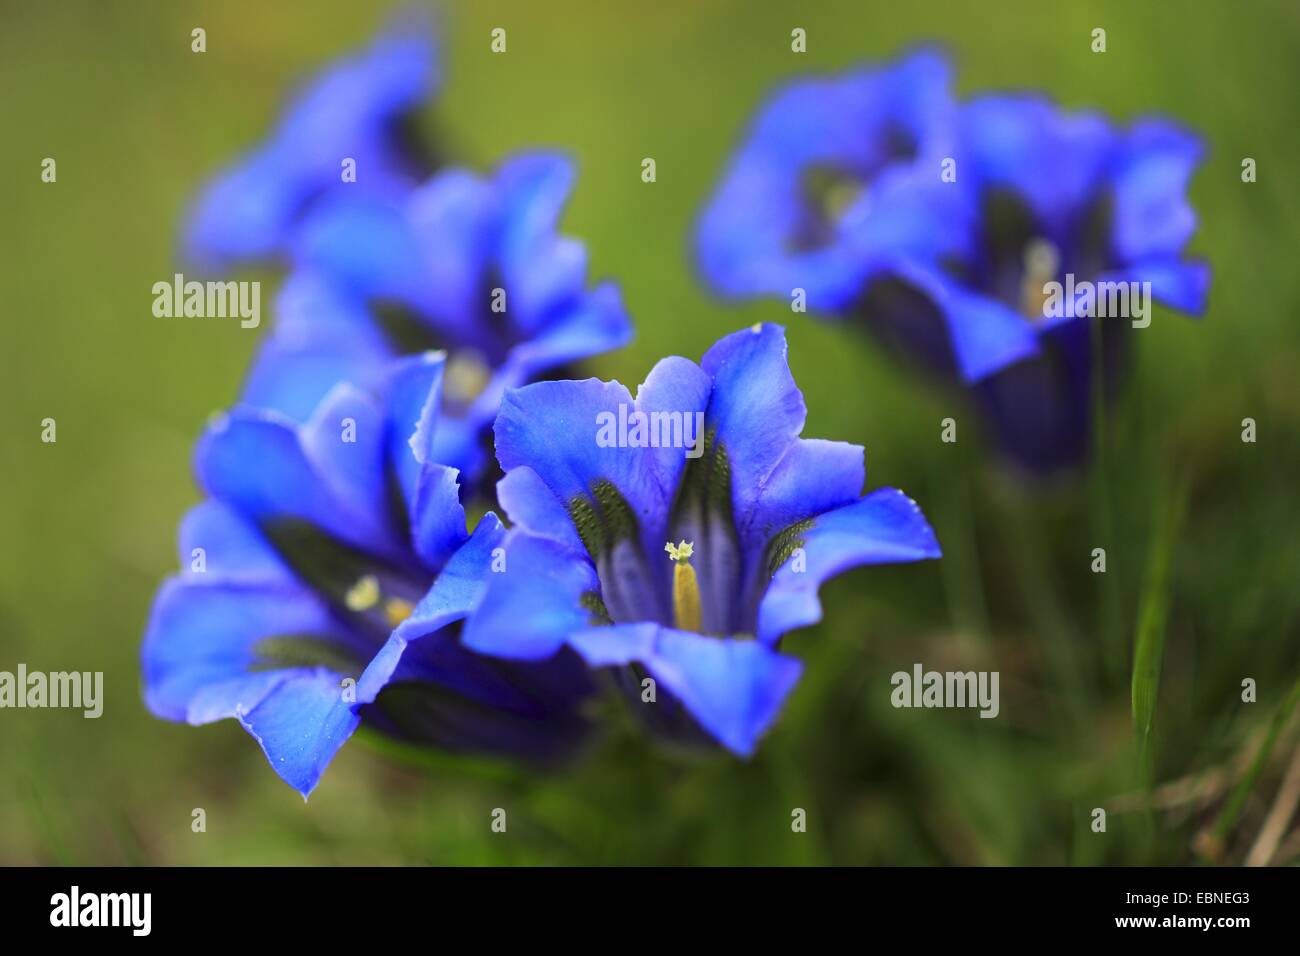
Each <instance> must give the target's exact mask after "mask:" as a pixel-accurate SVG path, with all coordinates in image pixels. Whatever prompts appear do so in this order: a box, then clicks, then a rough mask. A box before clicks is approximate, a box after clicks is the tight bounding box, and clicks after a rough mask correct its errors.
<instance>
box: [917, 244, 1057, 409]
mask: <svg viewBox="0 0 1300 956" xmlns="http://www.w3.org/2000/svg"><path fill="white" fill-rule="evenodd" d="M896 271H897V274H898V276H899V277H900V278H901V279H903V281H905V282H906V283H908V284H909V285H911V286H912V287H914V288H916V289H919V290H920V291H921V292H923V293H924V294H925V295H926V296H927V297H928V298H929V299H930V300H931V301H932V302H933V303H934V304H935V305H936V306H937V307H938V309H939V312H940V314H941V315H942V316H943V318H944V321H945V323H946V324H947V327H948V340H949V343H950V344H951V346H952V354H953V358H954V360H955V361H956V363H957V371H958V373H959V374H960V375H961V378H962V381H963V382H965V383H967V384H970V383H973V382H978V381H980V380H981V379H984V378H987V377H988V376H989V375H992V374H993V373H995V372H998V371H1000V370H1001V369H1003V368H1006V367H1007V366H1008V365H1013V364H1015V363H1016V362H1019V361H1021V360H1023V359H1026V358H1029V357H1030V356H1033V355H1037V354H1038V351H1039V343H1038V332H1037V330H1036V329H1035V328H1034V325H1033V323H1031V322H1030V321H1029V320H1028V319H1027V318H1025V317H1024V316H1022V315H1021V314H1020V313H1018V312H1016V311H1015V310H1014V309H1012V308H1010V307H1009V306H1007V305H1005V304H1004V303H1002V302H1000V301H998V300H997V299H994V298H992V297H990V296H986V295H983V294H981V293H979V292H973V291H970V290H968V289H967V288H966V287H964V286H962V285H960V284H958V283H956V282H954V281H952V280H951V279H948V278H947V277H945V276H944V275H942V274H941V273H939V272H937V271H935V270H933V269H928V268H924V267H920V266H917V265H915V264H911V263H909V264H907V265H900V266H898V268H897V270H896Z"/></svg>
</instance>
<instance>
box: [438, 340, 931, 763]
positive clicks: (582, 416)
mask: <svg viewBox="0 0 1300 956" xmlns="http://www.w3.org/2000/svg"><path fill="white" fill-rule="evenodd" d="M804 418H805V408H804V402H803V396H802V394H801V393H800V391H799V389H798V387H797V386H796V385H795V382H794V379H793V378H792V377H791V375H790V370H789V367H788V365H787V362H786V343H785V335H784V332H783V330H782V329H781V328H779V327H777V326H770V325H769V326H762V327H755V328H753V329H749V330H744V331H741V332H738V333H735V334H733V335H729V336H727V337H726V338H724V339H722V340H721V341H719V342H718V343H717V344H716V345H714V346H713V347H712V348H711V349H710V350H709V351H708V352H707V353H706V354H705V356H704V358H703V361H702V363H701V364H700V365H696V364H695V363H694V362H691V361H689V360H687V359H684V358H676V357H674V358H668V359H664V360H663V361H661V362H659V363H658V364H657V365H656V366H655V367H654V368H653V369H652V370H651V372H650V375H649V377H648V378H647V379H646V381H645V382H644V383H643V384H642V385H641V387H640V389H639V390H638V392H637V395H636V397H635V399H634V398H633V397H632V395H631V394H630V393H629V392H628V390H627V389H626V388H625V387H624V386H622V385H620V384H619V383H617V382H601V381H598V380H596V379H588V380H586V381H563V382H539V383H536V384H532V385H528V386H525V387H524V388H521V389H517V390H514V391H511V392H510V393H508V394H507V396H506V398H505V401H504V402H503V404H502V408H501V414H500V417H499V418H498V419H497V423H496V447H497V455H498V457H499V459H500V463H501V466H502V468H503V469H504V470H505V472H506V474H505V477H504V478H503V479H502V480H501V482H500V484H499V486H498V495H499V498H500V501H501V504H502V507H503V508H504V510H505V511H506V513H507V514H508V515H509V517H510V519H511V521H512V522H513V524H514V525H515V528H514V530H512V531H511V532H510V536H509V538H508V543H507V547H506V557H507V562H508V564H507V568H506V572H505V573H503V574H496V575H491V580H490V581H489V582H488V585H487V587H486V589H485V590H484V592H483V593H482V594H481V596H480V600H479V601H478V602H477V604H476V607H475V610H474V612H473V614H472V616H471V618H470V619H469V621H468V622H467V624H466V627H465V631H464V634H463V641H464V643H465V646H466V647H470V648H473V649H474V650H477V651H481V652H483V653H487V654H498V655H501V656H503V657H507V658H513V659H517V660H546V659H550V658H551V657H553V656H554V655H555V654H556V652H557V651H559V650H560V649H561V648H564V647H568V648H572V649H573V650H575V651H577V653H578V654H579V655H580V656H581V657H582V658H583V659H585V660H586V662H587V663H588V664H589V665H591V666H592V667H599V668H604V667H610V668H615V669H616V671H615V672H616V673H617V674H618V675H619V676H620V679H621V680H622V681H623V682H624V684H625V687H626V688H627V689H628V690H629V691H630V692H631V693H632V694H635V695H637V697H638V699H640V695H641V694H642V685H641V683H640V681H641V680H643V679H644V678H645V677H646V676H648V677H650V678H652V679H653V680H654V681H655V682H656V685H657V686H656V694H657V700H656V702H655V703H654V704H653V705H651V704H645V705H644V707H643V708H642V710H641V712H642V713H643V714H644V715H648V716H647V720H648V721H649V722H650V723H651V725H652V726H654V727H655V728H656V729H658V730H660V731H662V732H665V733H667V734H669V735H671V736H673V737H675V738H677V739H684V740H692V739H694V740H708V741H715V742H717V743H721V744H722V745H724V746H725V747H727V748H729V749H731V750H732V751H734V752H736V753H738V754H745V755H747V754H749V753H751V752H752V751H753V750H754V748H755V746H756V744H757V741H758V739H759V737H760V736H761V735H762V734H763V732H764V731H765V730H766V729H767V728H768V727H769V726H770V725H771V723H772V722H773V721H774V720H775V718H776V716H777V714H778V712H779V710H780V708H781V706H782V703H783V702H784V700H785V698H786V696H787V695H788V694H789V692H790V690H791V689H792V688H793V686H794V684H795V682H796V681H797V680H798V677H799V674H800V671H801V665H800V663H799V662H798V661H797V660H795V659H794V658H791V657H788V656H786V655H784V654H782V653H781V652H780V650H779V643H780V639H781V636H782V635H783V634H785V633H786V632H787V631H790V630H792V629H794V628H798V627H802V626H805V625H808V624H812V623H814V622H816V621H818V620H820V619H821V613H822V611H821V604H820V602H819V601H818V597H817V591H818V588H819V586H820V585H821V583H822V582H823V581H825V580H826V579H828V578H830V577H832V576H833V575H836V574H838V573H840V572H842V571H844V570H847V569H848V568H851V567H854V566H857V565H864V564H878V563H891V562H904V561H916V560H920V559H923V558H934V557H938V556H939V546H938V543H937V542H936V540H935V537H934V533H933V532H932V530H931V529H930V526H929V524H928V523H927V522H926V520H925V518H924V516H923V515H922V514H921V512H920V509H919V508H918V507H917V506H916V504H915V503H914V502H913V501H912V500H911V499H909V498H907V497H906V496H905V495H903V493H902V492H900V491H898V490H896V489H893V488H882V489H878V490H876V491H874V492H872V493H870V494H868V495H866V496H865V497H864V496H863V495H862V486H863V482H864V478H865V471H864V465H863V450H862V448H861V447H860V446H856V445H850V444H845V443H842V442H831V441H822V440H814V439H804V438H800V437H799V434H800V432H801V431H802V429H803V424H804ZM616 425H617V427H615V426H616ZM602 429H604V430H605V431H604V432H603V433H602ZM666 552H667V553H666ZM646 708H648V709H646Z"/></svg>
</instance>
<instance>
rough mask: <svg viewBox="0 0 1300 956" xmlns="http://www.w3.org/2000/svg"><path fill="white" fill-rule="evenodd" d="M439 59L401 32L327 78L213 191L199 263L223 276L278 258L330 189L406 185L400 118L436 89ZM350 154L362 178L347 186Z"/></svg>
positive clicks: (200, 209) (200, 222)
mask: <svg viewBox="0 0 1300 956" xmlns="http://www.w3.org/2000/svg"><path fill="white" fill-rule="evenodd" d="M434 58H435V51H434V49H433V46H432V44H431V43H430V42H429V41H428V40H427V39H426V38H425V36H423V35H422V33H421V31H419V30H415V31H412V30H409V29H401V30H394V31H393V32H392V33H390V34H386V35H384V36H382V37H380V38H379V39H378V40H377V41H376V42H375V43H374V44H373V46H372V47H371V48H370V49H369V50H367V51H366V52H364V53H363V54H361V55H359V56H356V57H353V58H351V59H347V60H344V61H342V62H340V63H337V64H335V65H334V66H332V67H331V68H329V69H328V70H326V71H325V72H323V73H322V74H321V75H320V76H319V77H318V78H317V79H316V80H315V81H314V82H313V83H312V84H311V85H310V86H309V87H308V88H307V89H306V90H305V91H304V92H303V93H302V94H301V95H300V96H298V97H297V98H296V99H295V100H294V101H293V102H292V103H291V104H290V106H289V107H288V109H287V110H286V113H285V116H284V118H283V120H282V122H281V124H280V127H279V128H278V129H277V130H276V132H275V133H274V134H273V135H272V137H271V138H270V140H269V141H268V143H267V144H266V145H265V146H263V147H262V148H260V149H258V150H257V151H255V152H253V153H252V154H250V155H249V156H247V157H246V158H245V159H243V160H241V161H240V162H239V163H238V164H237V165H236V166H234V167H233V168H232V169H230V170H229V171H227V172H225V173H223V174H221V175H220V176H219V177H218V178H217V179H216V180H215V181H214V182H213V183H212V184H211V185H209V186H208V188H207V189H206V190H205V191H204V193H203V195H202V196H201V197H200V199H199V201H198V202H197V203H196V206H195V210H194V212H193V213H192V215H191V217H190V222H189V225H188V228H187V238H186V246H187V251H188V255H189V257H190V259H191V260H193V261H195V262H196V263H198V264H200V265H201V266H202V267H204V268H207V269H209V270H216V269H220V268H222V267H224V266H225V265H227V264H228V263H229V261H230V260H237V259H247V258H255V257H268V256H270V255H272V254H275V253H277V252H278V251H279V250H280V249H281V247H282V246H283V244H284V242H285V240H286V238H287V235H288V231H289V229H290V228H291V226H292V224H293V220H294V218H295V217H296V216H298V215H299V214H300V213H301V212H302V211H303V209H304V207H305V205H306V204H307V203H308V202H309V201H310V200H312V199H314V198H316V197H317V196H319V195H320V194H321V193H322V192H324V191H326V190H328V189H330V188H331V187H336V188H338V189H340V190H341V189H343V188H347V189H349V190H352V191H357V190H362V191H371V190H373V191H376V192H391V191H394V190H397V189H400V188H402V186H403V184H404V182H405V179H406V172H405V167H406V165H407V164H408V160H407V158H406V157H405V156H404V155H403V154H402V149H401V146H400V144H399V143H398V142H397V141H396V140H395V139H394V137H393V132H394V126H395V121H396V120H397V119H398V118H399V117H400V116H401V115H402V114H403V113H405V112H407V111H408V110H410V109H411V108H412V107H414V106H415V104H416V103H417V102H418V101H419V100H420V99H421V98H422V97H423V96H425V95H427V94H428V93H429V92H431V89H432V86H433V82H434V78H433V73H434V69H433V60H434ZM345 158H347V159H352V160H354V161H355V163H356V168H357V181H356V182H355V183H351V184H348V185H347V186H346V187H344V186H342V185H341V178H340V169H341V165H340V164H341V163H342V161H343V160H344V159H345Z"/></svg>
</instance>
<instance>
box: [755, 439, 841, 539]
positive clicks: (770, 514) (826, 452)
mask: <svg viewBox="0 0 1300 956" xmlns="http://www.w3.org/2000/svg"><path fill="white" fill-rule="evenodd" d="M863 455H864V452H863V448H862V446H861V445H850V444H848V443H847V442H836V441H825V440H823V439H818V438H799V439H796V440H795V441H794V442H792V443H791V444H790V446H789V447H788V448H787V449H786V452H785V454H784V455H783V456H782V457H781V460H780V461H779V462H777V464H776V467H775V468H773V469H772V472H771V474H769V475H768V477H767V478H766V480H765V481H764V482H763V485H762V488H761V489H760V491H759V494H758V495H757V496H756V498H755V502H754V508H753V510H752V511H750V512H749V513H748V514H746V515H737V516H736V524H737V527H738V530H739V531H740V534H741V541H742V543H743V547H744V550H745V553H746V554H750V555H752V554H755V553H757V552H759V551H761V549H762V546H763V545H765V544H766V543H767V541H768V540H769V539H770V538H771V537H772V535H774V534H776V533H778V532H780V531H783V530H785V529H786V528H788V527H789V526H790V525H792V524H794V523H795V522H797V521H803V520H805V519H807V518H811V517H813V516H814V515H819V514H822V513H824V512H827V511H831V510H833V509H835V508H839V507H841V506H842V505H847V504H850V503H852V502H854V501H856V500H857V499H858V497H859V496H860V495H861V494H862V485H863V482H865V481H866V466H865V464H864V461H863Z"/></svg>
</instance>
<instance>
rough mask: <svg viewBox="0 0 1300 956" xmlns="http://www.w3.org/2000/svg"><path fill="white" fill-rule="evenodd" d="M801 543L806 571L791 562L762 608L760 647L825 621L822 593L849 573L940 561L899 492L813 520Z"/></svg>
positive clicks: (920, 519) (915, 511) (880, 492)
mask: <svg viewBox="0 0 1300 956" xmlns="http://www.w3.org/2000/svg"><path fill="white" fill-rule="evenodd" d="M801 539H802V540H801V543H800V545H799V547H801V548H802V549H803V564H804V567H803V570H799V565H798V563H797V562H796V561H795V560H793V559H792V558H793V556H792V558H791V559H787V560H786V562H785V564H784V565H782V567H781V568H780V569H779V570H778V571H777V572H776V574H775V575H774V576H773V578H772V583H771V584H770V585H769V586H768V589H767V593H766V594H765V595H764V596H763V599H762V602H761V603H760V605H759V611H758V638H759V640H760V641H764V642H767V643H774V642H775V641H776V640H778V639H779V638H780V637H781V635H782V634H784V633H786V632H787V631H790V630H793V629H794V628H796V627H803V626H805V625H807V624H813V623H816V622H817V621H820V620H821V616H822V608H821V602H820V601H819V600H818V598H817V590H818V588H820V587H821V585H822V583H823V582H824V581H827V580H829V579H830V578H832V577H834V576H835V575H837V574H840V573H841V572H843V571H847V570H848V569H849V568H854V567H858V566H859V565H863V564H895V563H900V562H905V561H920V560H923V559H925V558H937V557H939V556H940V551H939V542H938V541H937V540H935V537H934V531H933V529H931V527H930V524H929V522H927V521H926V520H925V515H923V514H922V513H921V509H920V508H919V507H917V504H916V502H914V501H913V500H912V499H911V498H908V497H907V496H906V495H904V494H903V493H902V492H901V491H899V490H898V489H896V488H880V489H877V490H876V491H873V492H872V493H871V494H869V495H867V496H866V497H865V498H863V499H861V500H860V501H856V502H854V503H853V504H850V505H846V506H844V507H842V508H838V509H836V510H835V511H831V512H828V513H827V514H824V515H821V516H819V517H817V518H815V519H813V522H812V525H811V527H809V528H808V530H807V531H806V532H805V533H804V534H803V535H802V536H801Z"/></svg>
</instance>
